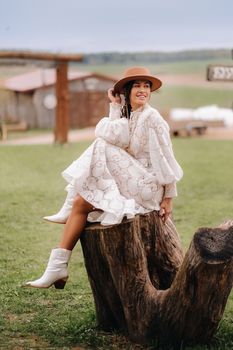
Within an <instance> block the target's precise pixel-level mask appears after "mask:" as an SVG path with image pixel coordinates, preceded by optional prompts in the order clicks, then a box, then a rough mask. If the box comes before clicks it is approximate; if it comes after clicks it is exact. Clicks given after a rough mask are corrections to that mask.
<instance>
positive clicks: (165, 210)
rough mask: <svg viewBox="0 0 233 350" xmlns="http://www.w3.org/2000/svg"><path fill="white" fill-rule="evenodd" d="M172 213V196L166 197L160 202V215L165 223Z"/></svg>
mask: <svg viewBox="0 0 233 350" xmlns="http://www.w3.org/2000/svg"><path fill="white" fill-rule="evenodd" d="M171 213H172V198H164V199H163V200H162V202H161V204H160V211H159V216H160V217H161V219H162V221H163V223H165V222H166V221H167V219H168V217H169V215H171Z"/></svg>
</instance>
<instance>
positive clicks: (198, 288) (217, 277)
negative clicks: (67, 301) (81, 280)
mask: <svg viewBox="0 0 233 350" xmlns="http://www.w3.org/2000/svg"><path fill="white" fill-rule="evenodd" d="M81 244H82V249H83V253H84V259H85V265H86V269H87V273H88V277H89V280H90V284H91V288H92V291H93V296H94V301H95V306H96V315H97V321H98V324H99V326H100V327H101V328H102V329H104V330H113V329H118V330H119V329H120V330H123V331H124V332H127V333H128V334H129V338H130V339H131V340H132V341H134V342H137V343H141V344H145V343H147V342H149V341H151V340H152V339H157V341H158V342H159V344H161V346H162V345H163V346H167V345H168V346H172V347H174V348H175V347H178V348H179V347H180V345H181V344H189V343H206V342H209V341H210V340H211V338H212V337H213V335H214V334H215V332H216V330H217V327H218V324H219V321H220V320H221V317H222V315H223V312H224V308H225V305H226V302H227V298H228V296H229V293H230V291H231V288H232V284H233V221H231V222H230V223H228V224H225V225H222V227H218V228H214V229H211V228H201V229H199V230H198V231H197V232H196V233H195V235H194V238H193V240H192V242H191V245H190V247H189V249H188V251H187V253H186V255H185V257H184V258H183V253H182V249H181V244H180V240H179V236H178V234H177V232H176V229H175V226H174V225H173V223H172V221H171V220H170V221H168V222H167V224H166V225H164V224H163V223H162V221H161V219H160V218H159V217H158V214H157V213H156V212H151V213H149V214H146V215H137V216H136V217H135V219H133V220H124V221H123V222H122V223H121V224H119V225H114V226H101V225H96V224H95V225H90V226H88V227H87V228H86V230H85V232H84V233H83V235H82V237H81Z"/></svg>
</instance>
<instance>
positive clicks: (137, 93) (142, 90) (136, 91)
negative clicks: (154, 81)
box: [129, 80, 151, 111]
mask: <svg viewBox="0 0 233 350" xmlns="http://www.w3.org/2000/svg"><path fill="white" fill-rule="evenodd" d="M150 94H151V90H150V82H149V81H147V80H136V81H135V82H134V83H133V86H132V89H131V92H130V96H129V98H130V104H131V107H132V110H133V111H135V110H136V109H138V108H139V107H142V106H144V105H145V104H146V103H147V102H148V101H149V99H150Z"/></svg>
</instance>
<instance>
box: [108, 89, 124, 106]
mask: <svg viewBox="0 0 233 350" xmlns="http://www.w3.org/2000/svg"><path fill="white" fill-rule="evenodd" d="M108 98H109V100H110V101H111V102H113V103H119V104H121V96H120V94H118V93H113V89H108Z"/></svg>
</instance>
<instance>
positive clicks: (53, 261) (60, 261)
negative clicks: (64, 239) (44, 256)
mask: <svg viewBox="0 0 233 350" xmlns="http://www.w3.org/2000/svg"><path fill="white" fill-rule="evenodd" d="M71 253H72V251H71V250H67V249H63V248H56V249H53V250H52V252H51V255H50V258H49V262H48V265H47V268H46V270H45V272H44V274H43V276H42V277H41V278H39V279H37V280H35V281H30V282H27V283H25V285H24V287H34V288H49V287H51V286H52V285H53V284H54V286H55V288H57V289H63V288H64V287H65V284H66V281H67V279H68V271H67V265H68V262H69V259H70V256H71Z"/></svg>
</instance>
